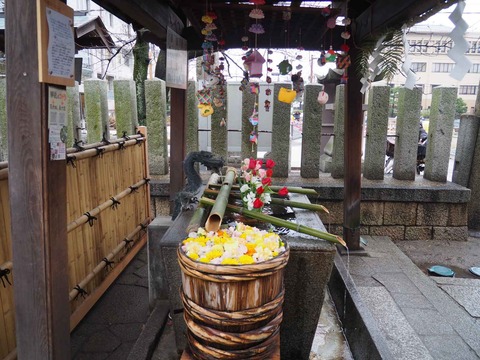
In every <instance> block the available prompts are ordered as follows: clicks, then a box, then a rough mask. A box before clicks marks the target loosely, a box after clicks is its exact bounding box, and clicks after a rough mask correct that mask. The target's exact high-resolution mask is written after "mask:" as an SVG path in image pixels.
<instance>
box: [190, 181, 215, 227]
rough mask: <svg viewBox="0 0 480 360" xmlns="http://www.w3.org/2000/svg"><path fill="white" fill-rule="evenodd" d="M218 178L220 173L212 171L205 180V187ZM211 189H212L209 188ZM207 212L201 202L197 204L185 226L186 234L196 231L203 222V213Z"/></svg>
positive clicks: (207, 187)
mask: <svg viewBox="0 0 480 360" xmlns="http://www.w3.org/2000/svg"><path fill="white" fill-rule="evenodd" d="M219 180H220V175H219V174H217V173H212V174H211V175H210V178H209V179H208V181H207V186H206V189H207V190H208V189H209V187H210V185H212V184H216V183H218V181H219ZM211 191H213V190H211ZM216 194H218V191H216ZM207 213H208V209H207V208H205V207H204V206H203V204H198V205H197V208H196V209H195V211H194V212H193V215H192V218H191V219H190V222H189V223H188V226H187V228H186V232H187V234H189V233H190V232H192V231H197V230H198V228H199V227H200V226H201V224H203V221H204V219H205V215H206V214H207Z"/></svg>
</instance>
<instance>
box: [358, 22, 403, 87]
mask: <svg viewBox="0 0 480 360" xmlns="http://www.w3.org/2000/svg"><path fill="white" fill-rule="evenodd" d="M402 37H403V33H402V31H401V30H388V31H387V32H386V33H385V39H384V40H383V41H382V45H383V49H382V50H381V51H380V62H379V63H378V66H379V67H380V73H379V74H378V75H377V76H376V78H375V79H374V81H379V80H386V81H387V82H388V81H390V80H391V79H392V78H393V77H394V76H395V74H396V73H397V72H398V71H399V69H400V66H401V64H402V61H403V53H404V47H403V40H402ZM377 41H378V38H371V39H367V40H364V41H363V42H362V44H361V45H360V49H361V52H360V56H359V57H358V62H357V64H356V65H357V71H358V72H359V74H360V75H361V76H364V75H366V74H368V66H369V62H370V61H372V58H371V56H372V54H373V52H374V51H375V45H376V44H377Z"/></svg>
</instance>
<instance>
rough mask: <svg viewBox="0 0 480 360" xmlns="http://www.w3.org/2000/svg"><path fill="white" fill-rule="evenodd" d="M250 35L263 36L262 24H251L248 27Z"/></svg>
mask: <svg viewBox="0 0 480 360" xmlns="http://www.w3.org/2000/svg"><path fill="white" fill-rule="evenodd" d="M248 31H250V32H251V33H254V34H264V33H265V29H264V28H263V26H262V24H252V25H250V28H249V29H248Z"/></svg>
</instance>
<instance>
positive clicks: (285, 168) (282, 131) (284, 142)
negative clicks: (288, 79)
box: [270, 83, 292, 178]
mask: <svg viewBox="0 0 480 360" xmlns="http://www.w3.org/2000/svg"><path fill="white" fill-rule="evenodd" d="M282 87H284V88H287V89H291V88H292V84H291V83H278V84H275V85H274V86H273V107H272V109H273V110H272V112H273V120H272V154H271V156H270V158H271V159H273V160H274V161H275V162H276V165H275V171H274V172H273V176H274V177H277V178H279V177H283V178H286V177H288V173H289V171H290V116H291V115H290V110H291V105H290V104H287V103H284V102H281V101H279V100H278V93H279V91H280V88H282Z"/></svg>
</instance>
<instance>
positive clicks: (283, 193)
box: [278, 186, 288, 196]
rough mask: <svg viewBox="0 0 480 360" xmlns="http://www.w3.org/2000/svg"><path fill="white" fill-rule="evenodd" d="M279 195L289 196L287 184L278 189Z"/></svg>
mask: <svg viewBox="0 0 480 360" xmlns="http://www.w3.org/2000/svg"><path fill="white" fill-rule="evenodd" d="M278 195H280V196H287V195H288V189H287V187H286V186H284V187H283V188H281V189H280V190H278Z"/></svg>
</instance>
